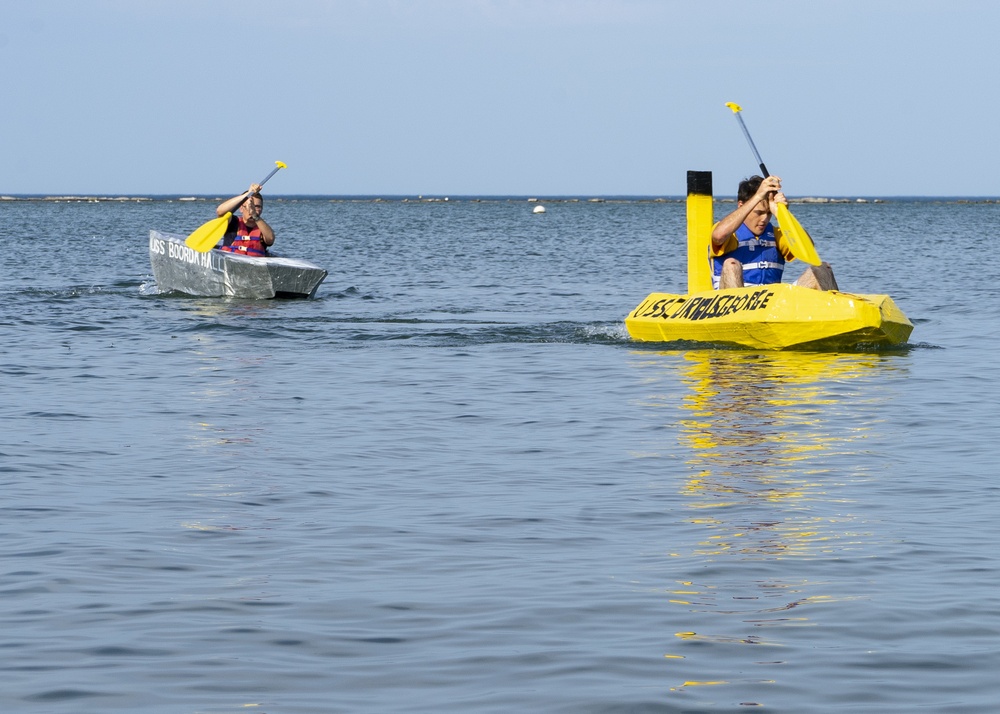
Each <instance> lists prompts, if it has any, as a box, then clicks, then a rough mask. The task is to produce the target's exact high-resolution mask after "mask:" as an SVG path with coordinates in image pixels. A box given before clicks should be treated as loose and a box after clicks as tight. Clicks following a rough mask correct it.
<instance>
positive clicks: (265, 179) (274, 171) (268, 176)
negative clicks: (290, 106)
mask: <svg viewBox="0 0 1000 714" xmlns="http://www.w3.org/2000/svg"><path fill="white" fill-rule="evenodd" d="M743 131H746V129H744V130H743ZM747 136H749V134H748V135H747ZM283 168H284V166H282V165H281V164H279V165H277V166H275V167H274V168H273V169H271V173H269V174H268V175H267V176H265V177H264V180H263V181H261V182H260V184H259V185H260V186H263V185H264V184H266V183H267V180H268V179H269V178H271V177H272V176H274V175H275V174H276V173H278V171H279V170H280V169H283Z"/></svg>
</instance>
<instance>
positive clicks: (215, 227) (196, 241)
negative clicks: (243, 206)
mask: <svg viewBox="0 0 1000 714" xmlns="http://www.w3.org/2000/svg"><path fill="white" fill-rule="evenodd" d="M232 215H233V214H232V213H227V214H225V215H224V216H220V217H218V218H216V219H214V220H211V221H209V222H208V223H205V224H203V225H201V226H199V227H198V228H197V229H195V231H194V233H192V234H191V235H189V236H188V237H187V239H186V240H185V241H184V245H186V246H187V247H188V248H192V249H193V250H196V251H198V252H199V253H207V252H208V251H210V250H212V248H214V247H215V245H216V244H217V243H218V242H219V241H220V240H221V239H222V236H224V235H225V234H226V227H227V226H229V219H230V218H231V217H232Z"/></svg>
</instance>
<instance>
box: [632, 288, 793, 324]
mask: <svg viewBox="0 0 1000 714" xmlns="http://www.w3.org/2000/svg"><path fill="white" fill-rule="evenodd" d="M772 295H774V291H773V290H757V291H754V292H752V293H740V294H739V295H731V294H726V295H714V296H712V297H693V298H686V297H681V296H675V297H668V298H660V299H659V300H654V301H653V302H649V301H647V302H644V303H643V304H642V305H640V306H639V307H637V308H636V309H635V311H634V312H633V313H632V317H650V318H654V319H656V318H660V319H663V320H692V321H694V320H707V319H709V318H712V317H725V316H726V315H732V314H734V313H737V312H753V311H754V310H763V309H765V308H766V307H767V303H768V301H769V300H770V299H771V296H772Z"/></svg>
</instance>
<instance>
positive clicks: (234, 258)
mask: <svg viewBox="0 0 1000 714" xmlns="http://www.w3.org/2000/svg"><path fill="white" fill-rule="evenodd" d="M184 239H185V236H183V235H179V234H176V233H161V232H160V231H156V230H151V231H150V232H149V262H150V264H152V266H153V277H154V278H155V279H156V289H157V291H158V292H160V293H170V292H179V293H185V294H187V295H198V296H202V297H234V298H245V299H249V300H267V299H270V298H311V297H313V296H314V295H315V294H316V289H317V288H318V287H319V285H320V283H322V282H323V279H324V278H326V270H324V269H323V268H321V267H319V266H318V265H314V264H313V263H310V262H309V261H307V260H298V259H295V258H285V257H282V256H277V255H271V256H268V257H266V258H251V257H248V256H245V255H237V254H235V253H226V252H223V251H221V250H219V249H217V248H213V249H212V250H210V251H208V252H207V253H199V252H198V251H196V250H192V249H191V248H188V247H187V246H186V245H185V244H184Z"/></svg>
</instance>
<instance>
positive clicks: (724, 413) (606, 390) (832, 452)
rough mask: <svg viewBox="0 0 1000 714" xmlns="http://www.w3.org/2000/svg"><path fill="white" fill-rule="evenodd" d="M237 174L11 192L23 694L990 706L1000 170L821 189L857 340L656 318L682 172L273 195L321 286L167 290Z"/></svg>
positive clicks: (268, 706) (8, 390) (16, 612)
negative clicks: (672, 329) (887, 324)
mask: <svg viewBox="0 0 1000 714" xmlns="http://www.w3.org/2000/svg"><path fill="white" fill-rule="evenodd" d="M211 208H212V206H211V204H209V203H206V202H200V201H199V202H178V201H165V200H159V201H149V202H132V201H128V202H114V201H102V202H96V203H94V202H63V203H56V202H39V201H31V202H4V203H2V204H0V218H2V225H3V234H4V239H5V240H4V247H5V252H6V259H5V262H4V267H3V281H2V284H0V337H2V341H0V372H2V375H3V402H2V406H0V427H2V430H3V432H2V433H3V436H2V437H0V488H2V494H3V498H2V500H0V681H2V682H3V686H2V687H0V709H2V710H3V711H17V712H74V713H79V712H115V711H129V712H132V711H143V712H164V713H166V712H209V713H221V712H227V713H228V712H237V711H240V712H242V711H259V712H272V713H273V712H359V711H364V712H369V711H370V712H510V711H545V712H626V711H627V712H647V711H648V712H734V711H744V710H751V711H768V712H789V713H802V712H839V711H871V710H873V709H874V708H878V710H880V711H882V712H913V711H933V712H944V711H947V712H970V713H971V712H976V713H979V712H983V711H989V710H991V709H992V708H994V706H995V704H994V703H995V701H996V700H997V698H998V697H1000V684H998V683H997V679H996V676H995V673H996V672H997V671H998V669H1000V647H998V646H997V641H998V634H1000V596H998V595H997V589H996V583H997V580H998V575H1000V562H998V555H997V549H996V547H995V543H996V542H997V540H998V538H1000V525H998V519H997V518H996V512H997V505H998V499H1000V490H998V487H997V485H996V483H995V479H994V473H995V471H996V463H997V462H998V459H1000V449H998V447H997V444H996V438H995V433H996V429H997V419H996V417H995V409H994V408H993V405H994V403H995V402H996V397H997V387H996V385H997V381H998V380H997V378H998V367H997V359H996V357H995V355H996V354H997V350H998V348H1000V344H998V342H1000V336H998V334H997V329H996V325H997V320H998V318H1000V294H998V290H997V288H996V287H995V286H993V285H992V284H991V282H990V280H989V277H988V276H984V277H983V278H979V277H978V276H977V271H978V270H981V268H980V267H978V266H980V265H981V261H977V260H975V259H974V258H973V253H972V249H973V247H974V246H977V245H979V244H980V243H981V241H982V236H983V235H984V234H985V233H986V232H988V230H989V228H990V227H991V226H993V225H996V223H997V218H998V212H1000V205H996V204H986V203H971V204H961V203H956V202H943V203H942V202H890V203H884V204H829V205H802V206H795V207H794V212H795V214H796V216H797V217H798V218H799V220H800V221H801V222H802V223H803V225H805V226H806V227H807V228H809V229H810V231H811V232H812V233H813V235H814V237H815V238H816V239H817V245H818V248H819V252H820V254H821V255H822V256H823V257H824V259H826V260H829V261H830V262H831V263H832V264H833V265H834V268H835V271H836V273H837V277H838V280H839V282H840V285H841V287H842V288H844V289H846V290H854V291H858V292H885V293H888V294H890V295H892V296H893V298H894V299H895V300H896V302H897V303H898V304H899V305H900V307H901V308H902V309H903V310H904V311H905V312H906V313H907V315H908V316H909V317H910V319H911V320H912V321H913V322H914V323H915V325H916V329H915V330H914V333H913V336H912V338H911V343H910V345H908V346H907V347H905V348H903V349H898V350H892V351H888V352H876V353H859V354H849V353H843V354H835V353H820V354H816V353H812V354H810V353H804V354H781V353H777V354H769V353H754V352H742V351H734V350H664V349H662V348H661V347H658V346H655V345H653V346H650V345H637V344H632V343H630V342H629V340H628V339H627V336H626V334H625V332H624V329H623V326H622V320H623V318H624V316H625V315H626V314H627V313H628V312H629V311H630V310H631V309H632V308H633V307H634V306H635V305H637V304H638V303H639V302H640V301H641V300H642V299H643V298H644V297H645V295H646V294H647V293H648V292H652V291H653V290H654V289H657V290H672V291H681V292H682V291H683V288H684V280H685V278H684V270H685V262H684V255H683V247H682V246H683V241H682V236H683V231H684V207H683V204H682V203H671V202H667V203H664V202H649V201H632V202H621V203H618V202H607V203H589V202H580V203H569V202H563V203H553V204H549V206H548V212H547V213H546V214H544V215H540V216H539V215H532V214H531V204H527V203H525V202H523V201H484V202H474V201H467V200H466V201H449V202H447V203H445V202H437V203H421V202H408V203H403V202H399V201H387V202H382V203H373V202H370V201H369V202H329V201H319V200H313V201H307V200H300V201H291V200H288V201H270V202H269V203H268V204H267V206H266V209H265V211H266V215H267V216H268V217H269V219H270V220H271V223H272V225H274V226H275V227H276V229H277V231H278V246H279V247H280V248H281V250H282V251H283V252H284V253H285V254H287V255H294V256H298V257H303V258H307V259H310V260H313V261H314V262H317V263H320V264H321V265H324V266H325V267H327V268H328V269H329V270H330V276H329V277H328V278H327V281H326V282H325V283H324V284H323V285H322V286H321V287H320V289H319V293H318V295H317V299H315V300H311V301H272V302H246V301H227V300H220V299H200V298H185V297H180V296H160V295H157V294H156V290H155V284H154V283H153V280H152V276H151V271H150V268H149V263H148V256H147V252H146V251H147V248H146V236H147V233H148V230H149V229H150V228H159V229H161V230H174V231H178V232H186V231H189V230H192V229H193V228H195V227H196V226H197V225H199V224H200V223H201V222H203V221H204V220H207V219H208V218H210V217H211ZM725 208H726V206H725V204H721V205H720V206H717V214H718V213H721V211H723V210H725ZM790 272H791V275H790V277H791V278H794V277H795V276H797V274H798V268H797V267H796V266H795V265H794V264H793V266H791V267H790Z"/></svg>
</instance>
